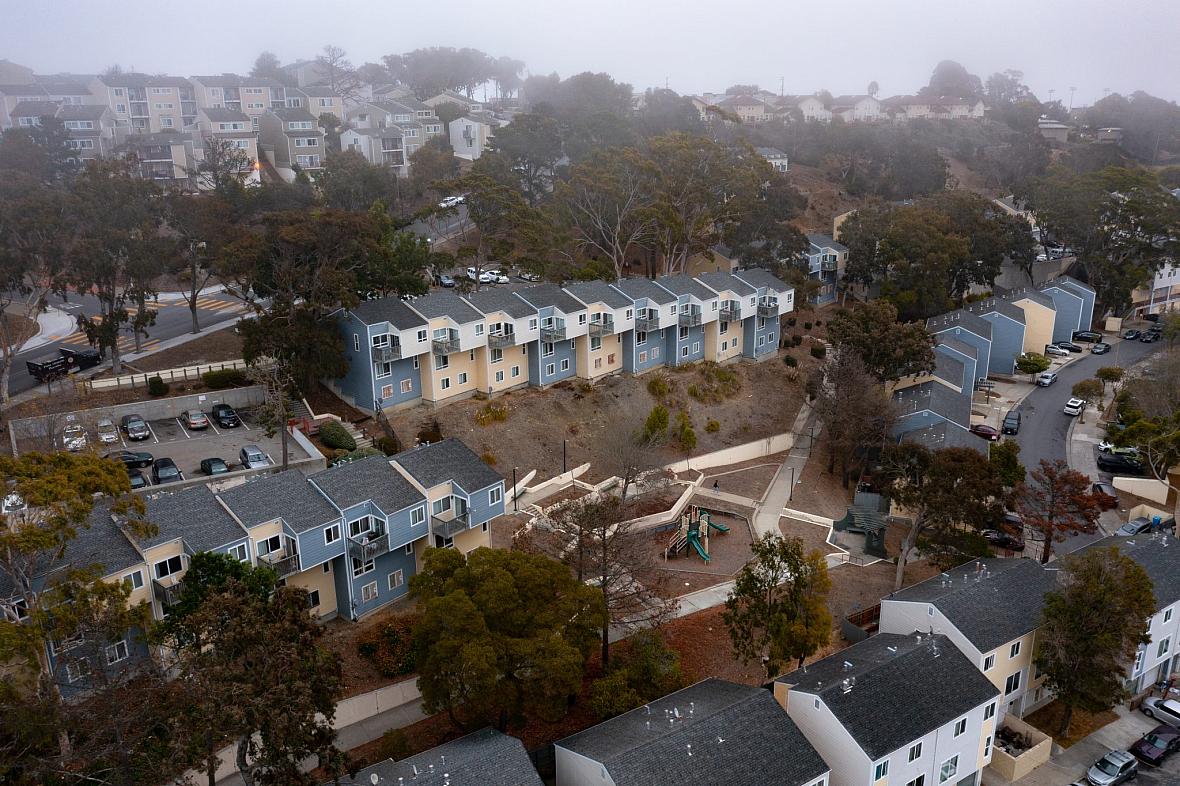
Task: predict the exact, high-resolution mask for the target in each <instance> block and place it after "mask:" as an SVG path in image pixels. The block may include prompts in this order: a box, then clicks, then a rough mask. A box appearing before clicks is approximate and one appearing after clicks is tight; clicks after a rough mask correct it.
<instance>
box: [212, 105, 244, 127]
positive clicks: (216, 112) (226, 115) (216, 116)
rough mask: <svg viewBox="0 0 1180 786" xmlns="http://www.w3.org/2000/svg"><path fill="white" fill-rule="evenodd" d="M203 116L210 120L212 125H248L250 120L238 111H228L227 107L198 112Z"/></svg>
mask: <svg viewBox="0 0 1180 786" xmlns="http://www.w3.org/2000/svg"><path fill="white" fill-rule="evenodd" d="M200 111H201V112H203V113H204V114H205V117H207V118H209V119H210V120H212V121H213V122H214V123H230V122H234V123H249V122H250V118H248V117H246V113H245V112H242V111H241V110H238V109H229V108H228V107H220V106H218V107H207V108H204V109H201V110H200Z"/></svg>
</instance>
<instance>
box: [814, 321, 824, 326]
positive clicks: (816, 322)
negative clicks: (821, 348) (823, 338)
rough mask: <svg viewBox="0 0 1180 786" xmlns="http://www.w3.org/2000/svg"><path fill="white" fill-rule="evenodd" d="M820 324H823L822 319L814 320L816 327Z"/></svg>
mask: <svg viewBox="0 0 1180 786" xmlns="http://www.w3.org/2000/svg"><path fill="white" fill-rule="evenodd" d="M822 324H823V321H822V320H819V319H817V320H815V326H816V327H819V326H820V325H822Z"/></svg>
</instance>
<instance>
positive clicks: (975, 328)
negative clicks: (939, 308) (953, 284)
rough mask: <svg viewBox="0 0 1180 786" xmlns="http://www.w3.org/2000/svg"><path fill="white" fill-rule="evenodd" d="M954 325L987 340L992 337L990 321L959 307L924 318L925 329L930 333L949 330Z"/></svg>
mask: <svg viewBox="0 0 1180 786" xmlns="http://www.w3.org/2000/svg"><path fill="white" fill-rule="evenodd" d="M956 327H958V328H963V330H967V331H969V332H971V333H974V334H975V335H977V336H980V337H981V338H986V339H987V340H989V341H990V340H991V337H992V323H990V322H988V321H987V320H986V319H984V318H983V317H981V316H979V315H978V314H973V313H971V312H970V311H965V310H964V309H961V308H959V309H955V310H954V311H948V312H947V313H945V314H939V315H938V316H936V317H930V319H928V320H926V329H927V330H929V331H930V332H931V333H937V332H939V331H942V330H950V329H951V328H956Z"/></svg>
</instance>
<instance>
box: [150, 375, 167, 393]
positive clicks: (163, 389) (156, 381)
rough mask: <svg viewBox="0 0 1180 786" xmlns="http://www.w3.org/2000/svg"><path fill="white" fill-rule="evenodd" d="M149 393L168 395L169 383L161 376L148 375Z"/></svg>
mask: <svg viewBox="0 0 1180 786" xmlns="http://www.w3.org/2000/svg"><path fill="white" fill-rule="evenodd" d="M148 394H149V395H152V396H167V395H168V383H167V382H165V381H164V380H163V379H161V378H160V377H159V375H157V376H154V377H148Z"/></svg>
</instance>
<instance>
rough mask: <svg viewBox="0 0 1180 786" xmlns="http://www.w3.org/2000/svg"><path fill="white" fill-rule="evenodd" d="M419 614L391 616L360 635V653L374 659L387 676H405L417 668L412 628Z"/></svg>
mask: <svg viewBox="0 0 1180 786" xmlns="http://www.w3.org/2000/svg"><path fill="white" fill-rule="evenodd" d="M416 620H417V617H416V616H415V615H413V614H403V615H398V616H395V617H391V618H390V619H389V620H388V621H387V622H385V623H384V624H381V625H376V626H374V627H372V628H370V629H369V630H367V631H365V632H364V633H362V634H361V635H360V636H358V637H357V647H356V648H357V652H359V653H360V654H361V655H363V656H364V657H366V658H368V659H369V660H371V661H372V662H373V666H374V667H375V668H376V669H377V670H378V671H379V672H381V675H382V676H383V677H401V676H404V675H406V674H410V673H411V672H413V671H414V667H415V664H414V649H413V636H412V629H413V627H414V623H415V621H416Z"/></svg>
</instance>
